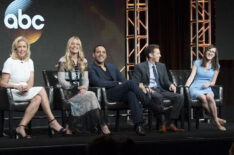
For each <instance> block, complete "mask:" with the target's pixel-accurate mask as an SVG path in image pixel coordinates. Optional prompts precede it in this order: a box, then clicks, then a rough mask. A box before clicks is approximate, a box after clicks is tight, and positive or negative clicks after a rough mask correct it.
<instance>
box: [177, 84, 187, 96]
mask: <svg viewBox="0 0 234 155" xmlns="http://www.w3.org/2000/svg"><path fill="white" fill-rule="evenodd" d="M184 87H185V86H183V85H179V86H176V93H178V94H181V95H184Z"/></svg>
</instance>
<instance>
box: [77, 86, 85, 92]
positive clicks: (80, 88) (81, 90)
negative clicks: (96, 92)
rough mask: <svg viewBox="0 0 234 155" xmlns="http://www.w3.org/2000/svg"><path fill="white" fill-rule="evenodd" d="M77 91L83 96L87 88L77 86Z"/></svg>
mask: <svg viewBox="0 0 234 155" xmlns="http://www.w3.org/2000/svg"><path fill="white" fill-rule="evenodd" d="M78 90H79V91H80V94H84V93H85V92H86V91H87V87H86V86H79V87H78Z"/></svg>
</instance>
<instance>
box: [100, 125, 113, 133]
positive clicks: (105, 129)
mask: <svg viewBox="0 0 234 155" xmlns="http://www.w3.org/2000/svg"><path fill="white" fill-rule="evenodd" d="M100 131H101V133H102V134H103V135H107V136H110V135H111V132H110V130H109V128H108V126H107V125H104V126H100Z"/></svg>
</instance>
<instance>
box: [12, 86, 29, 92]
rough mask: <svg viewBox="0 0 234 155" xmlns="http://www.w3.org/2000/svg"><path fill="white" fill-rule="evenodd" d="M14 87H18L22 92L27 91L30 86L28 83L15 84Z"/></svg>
mask: <svg viewBox="0 0 234 155" xmlns="http://www.w3.org/2000/svg"><path fill="white" fill-rule="evenodd" d="M14 89H17V90H19V91H21V92H27V91H28V90H29V86H28V85H15V86H14Z"/></svg>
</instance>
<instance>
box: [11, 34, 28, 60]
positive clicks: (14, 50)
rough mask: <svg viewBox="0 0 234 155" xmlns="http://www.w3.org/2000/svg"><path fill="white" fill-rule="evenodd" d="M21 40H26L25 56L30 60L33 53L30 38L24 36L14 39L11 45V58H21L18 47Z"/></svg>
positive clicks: (25, 58)
mask: <svg viewBox="0 0 234 155" xmlns="http://www.w3.org/2000/svg"><path fill="white" fill-rule="evenodd" d="M20 41H24V42H25V43H26V45H27V52H26V55H25V57H24V60H28V59H29V58H30V55H31V51H30V44H29V43H28V40H27V39H26V38H25V37H23V36H19V37H17V38H16V39H15V40H14V41H13V43H12V46H11V58H12V59H15V60H16V59H19V57H18V54H17V51H16V49H17V46H18V44H19V42H20Z"/></svg>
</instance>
